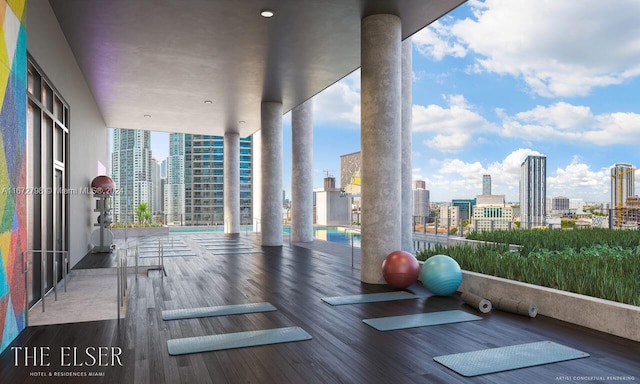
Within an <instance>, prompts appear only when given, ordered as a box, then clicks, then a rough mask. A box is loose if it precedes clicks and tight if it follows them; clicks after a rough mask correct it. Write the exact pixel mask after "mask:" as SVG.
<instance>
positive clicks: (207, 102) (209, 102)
mask: <svg viewBox="0 0 640 384" xmlns="http://www.w3.org/2000/svg"><path fill="white" fill-rule="evenodd" d="M204 103H205V104H211V103H213V101H211V100H205V101H204Z"/></svg>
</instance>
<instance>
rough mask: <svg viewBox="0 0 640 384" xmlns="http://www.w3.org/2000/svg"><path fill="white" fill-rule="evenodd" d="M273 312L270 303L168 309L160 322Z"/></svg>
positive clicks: (274, 308)
mask: <svg viewBox="0 0 640 384" xmlns="http://www.w3.org/2000/svg"><path fill="white" fill-rule="evenodd" d="M275 310H276V307H274V306H273V305H271V304H270V303H248V304H234V305H221V306H216V307H200V308H185V309H169V310H165V311H162V320H180V319H193V318H196V317H212V316H227V315H241V314H246V313H256V312H269V311H275Z"/></svg>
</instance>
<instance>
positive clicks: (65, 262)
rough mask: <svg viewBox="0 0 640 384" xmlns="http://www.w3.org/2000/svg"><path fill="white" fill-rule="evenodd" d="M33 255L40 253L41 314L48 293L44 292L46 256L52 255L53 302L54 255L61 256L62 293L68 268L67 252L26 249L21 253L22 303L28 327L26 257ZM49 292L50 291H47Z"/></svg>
mask: <svg viewBox="0 0 640 384" xmlns="http://www.w3.org/2000/svg"><path fill="white" fill-rule="evenodd" d="M34 253H40V301H41V302H42V312H44V311H45V300H44V298H45V296H46V294H47V293H48V292H44V289H45V285H46V278H47V276H46V260H45V257H46V255H48V254H53V255H54V257H53V265H52V266H51V267H52V269H53V271H52V272H53V287H52V288H51V289H53V293H54V300H55V301H58V268H59V266H58V258H57V257H55V255H58V254H61V255H62V264H63V268H62V279H63V280H64V291H65V292H67V269H68V268H69V251H53V250H41V249H27V250H25V251H23V252H22V266H23V273H24V281H25V283H24V285H25V294H24V302H25V308H26V313H27V315H26V319H25V320H26V321H25V323H26V325H27V326H29V316H28V312H29V309H28V308H29V295H28V294H27V292H28V290H29V269H28V261H27V259H28V255H29V254H31V255H33V254H34ZM49 292H50V291H49Z"/></svg>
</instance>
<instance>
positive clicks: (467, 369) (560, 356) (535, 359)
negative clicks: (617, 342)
mask: <svg viewBox="0 0 640 384" xmlns="http://www.w3.org/2000/svg"><path fill="white" fill-rule="evenodd" d="M583 357H589V354H588V353H585V352H582V351H578V350H577V349H573V348H569V347H567V346H564V345H562V344H557V343H554V342H551V341H540V342H536V343H529V344H520V345H512V346H509V347H501V348H491V349H484V350H480V351H474V352H466V353H456V354H453V355H444V356H436V357H434V358H433V360H435V361H437V362H438V363H440V364H442V365H444V366H445V367H447V368H449V369H451V370H453V371H455V372H457V373H459V374H461V375H462V376H467V377H468V376H478V375H485V374H487V373H495V372H503V371H510V370H512V369H519V368H526V367H534V366H536V365H543V364H550V363H557V362H560V361H567V360H573V359H580V358H583Z"/></svg>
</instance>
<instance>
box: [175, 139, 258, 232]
mask: <svg viewBox="0 0 640 384" xmlns="http://www.w3.org/2000/svg"><path fill="white" fill-rule="evenodd" d="M169 145H170V156H169V159H168V167H167V168H168V175H167V185H166V186H165V204H167V203H168V205H166V207H165V210H166V211H167V213H168V214H170V215H171V218H168V220H169V222H171V223H174V224H177V223H178V222H179V223H181V224H182V225H207V224H209V225H211V224H220V225H222V224H223V223H224V137H222V136H208V135H191V134H177V133H176V134H170V135H169ZM174 153H175V155H174ZM252 158H253V157H252V147H251V138H250V137H247V138H241V139H240V196H239V199H240V222H241V224H251V220H252V189H251V170H252ZM181 193H182V194H181Z"/></svg>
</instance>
